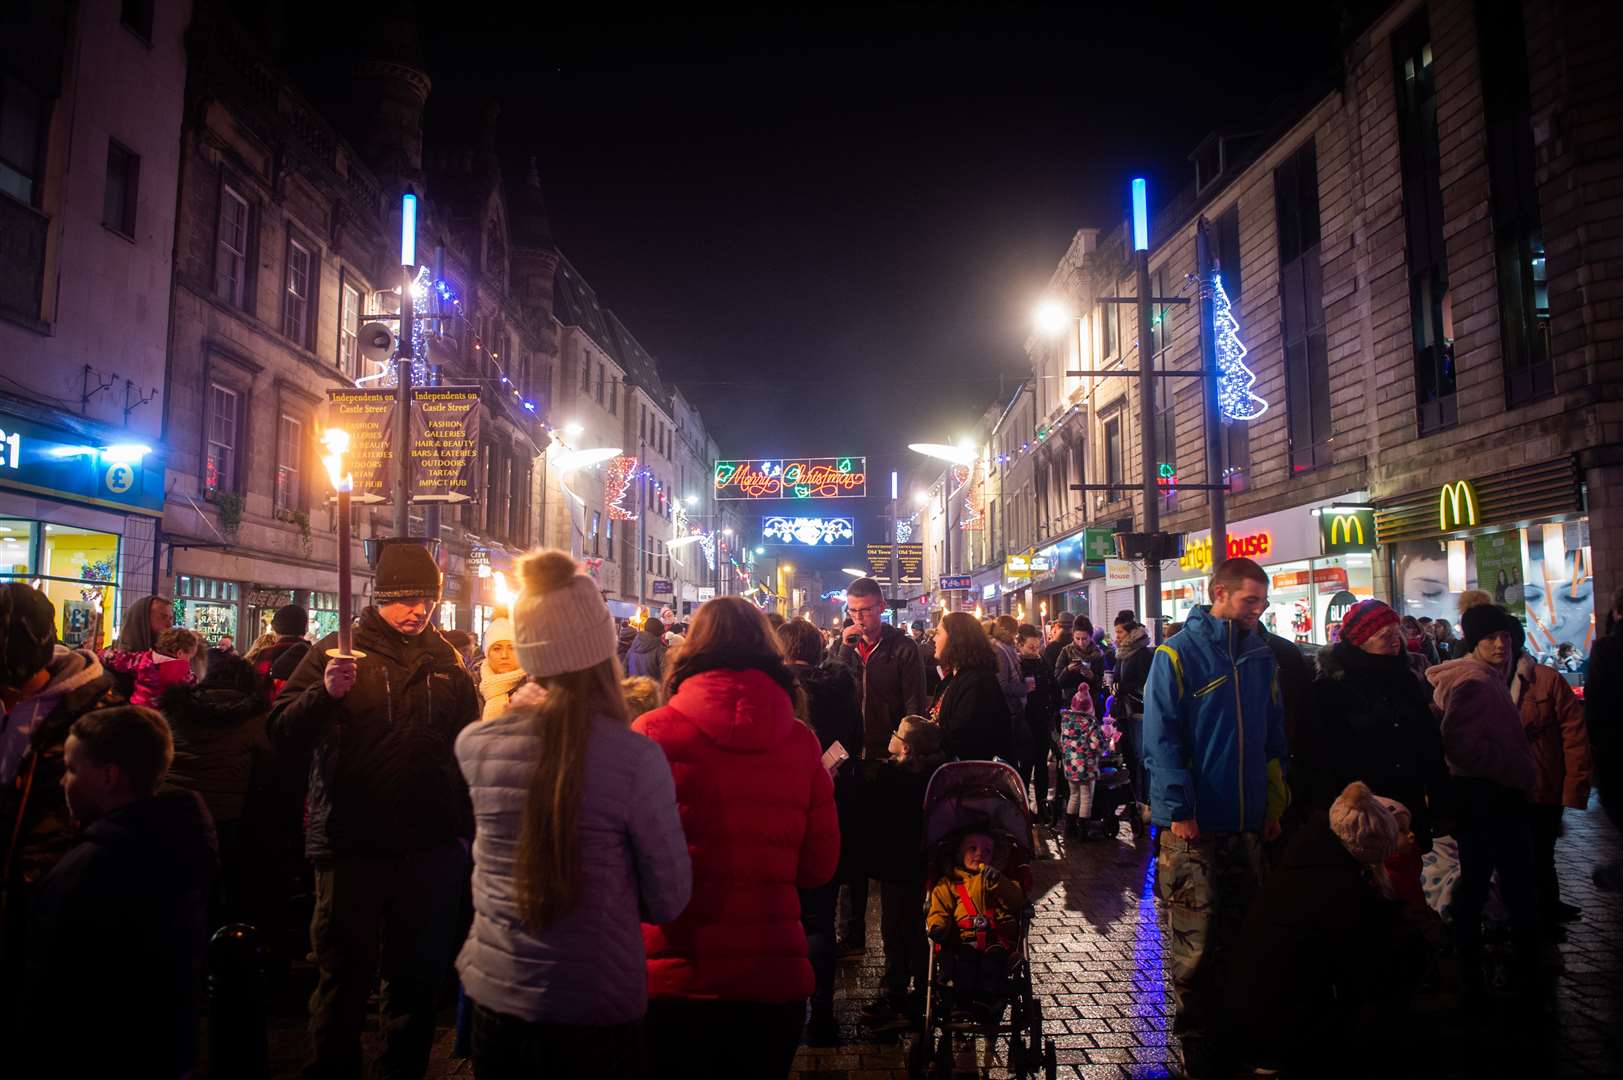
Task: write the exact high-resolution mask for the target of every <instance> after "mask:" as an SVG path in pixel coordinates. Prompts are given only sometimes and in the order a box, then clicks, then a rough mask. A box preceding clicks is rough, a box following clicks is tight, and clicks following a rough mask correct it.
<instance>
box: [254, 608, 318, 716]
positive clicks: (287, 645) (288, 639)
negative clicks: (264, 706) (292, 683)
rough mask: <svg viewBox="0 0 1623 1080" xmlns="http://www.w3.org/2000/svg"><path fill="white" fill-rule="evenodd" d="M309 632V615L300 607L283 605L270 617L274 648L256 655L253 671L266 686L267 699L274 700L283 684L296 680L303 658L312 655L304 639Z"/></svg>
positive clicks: (270, 647) (272, 646) (308, 643)
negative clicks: (295, 673)
mask: <svg viewBox="0 0 1623 1080" xmlns="http://www.w3.org/2000/svg"><path fill="white" fill-rule="evenodd" d="M309 630H310V613H309V612H308V611H305V610H304V609H303V608H301V607H300V606H299V605H297V604H284V605H283V606H281V607H279V608H277V609H276V614H275V615H273V616H272V617H271V632H272V633H274V634H275V635H276V641H275V643H274V644H272V645H269V646H267V647H266V648H265V649H263V650H261V651H260V652H258V653H255V654H254V670H255V671H256V672H258V674H259V678H260V681H261V682H262V683H263V684H264V686H265V694H266V696H267V697H268V698H273V699H274V698H275V697H276V694H277V691H279V690H281V688H282V684H283V683H285V682H287V680H288V679H290V678H292V677H293V673H294V672H295V671H297V670H298V668H299V664H300V663H301V662H303V660H304V654H305V653H307V652H309V651H310V642H308V641H307V640H305V637H304V635H305V634H306V633H308V632H309Z"/></svg>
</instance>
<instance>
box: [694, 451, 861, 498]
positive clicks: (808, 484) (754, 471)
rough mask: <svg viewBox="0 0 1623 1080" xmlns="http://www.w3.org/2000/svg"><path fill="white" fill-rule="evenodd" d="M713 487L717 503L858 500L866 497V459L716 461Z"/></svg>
mask: <svg viewBox="0 0 1623 1080" xmlns="http://www.w3.org/2000/svg"><path fill="white" fill-rule="evenodd" d="M715 485H716V498H717V499H860V498H864V497H865V496H866V495H867V494H868V459H867V458H865V457H841V458H831V457H828V458H798V459H795V458H759V459H752V460H749V461H718V462H716V473H715Z"/></svg>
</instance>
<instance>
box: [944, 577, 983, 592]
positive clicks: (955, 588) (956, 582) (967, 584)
mask: <svg viewBox="0 0 1623 1080" xmlns="http://www.w3.org/2000/svg"><path fill="white" fill-rule="evenodd" d="M974 587H975V580H974V578H972V577H970V576H969V575H968V574H944V575H942V576H941V577H940V578H939V579H937V583H936V588H938V589H940V590H941V591H942V592H968V591H969V590H970V589H973V588H974Z"/></svg>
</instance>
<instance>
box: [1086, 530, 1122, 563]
mask: <svg viewBox="0 0 1623 1080" xmlns="http://www.w3.org/2000/svg"><path fill="white" fill-rule="evenodd" d="M1082 553H1083V558H1084V560H1085V561H1086V562H1092V563H1096V562H1103V561H1104V560H1106V559H1114V558H1115V557H1116V534H1115V533H1114V532H1112V531H1111V530H1109V529H1083V530H1082Z"/></svg>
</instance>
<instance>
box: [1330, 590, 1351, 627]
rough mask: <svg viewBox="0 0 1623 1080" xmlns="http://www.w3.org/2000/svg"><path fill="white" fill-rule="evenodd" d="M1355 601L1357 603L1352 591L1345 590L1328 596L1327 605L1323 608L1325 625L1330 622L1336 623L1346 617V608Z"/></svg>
mask: <svg viewBox="0 0 1623 1080" xmlns="http://www.w3.org/2000/svg"><path fill="white" fill-rule="evenodd" d="M1356 603H1358V597H1356V596H1354V595H1353V594H1352V593H1350V592H1347V591H1346V590H1342V591H1341V592H1338V593H1336V594H1335V595H1334V596H1332V597H1331V598H1330V603H1329V605H1328V606H1326V607H1325V609H1324V621H1325V623H1326V625H1328V624H1330V623H1338V622H1340V621H1341V620H1342V619H1344V618H1346V616H1347V610H1348V609H1349V608H1351V607H1352V606H1353V605H1354V604H1356Z"/></svg>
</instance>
